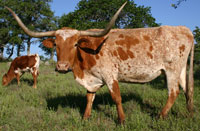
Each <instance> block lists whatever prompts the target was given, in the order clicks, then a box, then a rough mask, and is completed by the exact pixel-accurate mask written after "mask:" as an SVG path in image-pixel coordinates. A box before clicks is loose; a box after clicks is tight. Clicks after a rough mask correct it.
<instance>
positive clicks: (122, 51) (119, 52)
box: [117, 47, 128, 60]
mask: <svg viewBox="0 0 200 131" xmlns="http://www.w3.org/2000/svg"><path fill="white" fill-rule="evenodd" d="M117 51H118V54H119V57H120V59H121V60H127V59H128V55H127V54H126V52H125V51H124V50H123V49H122V48H121V47H118V49H117Z"/></svg>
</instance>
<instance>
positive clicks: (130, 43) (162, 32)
mask: <svg viewBox="0 0 200 131" xmlns="http://www.w3.org/2000/svg"><path fill="white" fill-rule="evenodd" d="M123 6H124V5H123ZM123 6H122V7H121V8H120V9H119V11H120V10H121V9H122V8H123ZM8 10H10V9H9V8H8ZM119 11H118V12H117V15H118V13H119ZM10 12H11V13H12V14H13V16H14V18H15V19H16V20H17V22H18V24H19V25H20V27H21V28H22V29H23V30H24V31H25V32H26V33H27V34H28V35H30V36H33V37H44V36H55V37H56V38H55V39H51V38H49V39H47V40H45V41H44V42H43V44H44V45H45V46H47V47H50V48H52V47H53V44H54V43H55V44H56V52H57V60H58V61H57V65H56V70H57V71H58V72H67V71H68V70H69V69H70V70H72V71H73V74H74V78H75V80H76V81H77V82H78V83H80V84H81V85H82V86H84V87H85V88H86V89H87V91H88V92H87V106H86V110H85V113H84V118H88V117H89V116H90V115H91V108H92V103H93V101H94V98H95V92H96V91H97V90H98V89H99V88H100V87H102V86H103V85H105V84H106V85H107V86H108V88H109V91H110V94H111V96H112V99H113V100H114V102H115V103H116V106H117V111H118V118H119V122H120V123H123V122H124V120H125V115H124V111H123V108H122V103H121V101H122V100H121V95H120V90H119V85H118V82H119V81H122V82H139V83H144V82H149V81H151V80H153V79H155V78H156V77H158V76H159V75H160V74H161V72H164V73H165V74H166V77H167V85H168V100H167V103H166V105H165V106H164V108H163V109H162V111H161V113H160V116H161V117H165V116H166V115H167V113H168V111H169V110H170V108H171V107H172V105H173V104H174V101H175V99H176V97H177V96H178V94H179V85H180V86H181V87H182V88H183V90H184V92H185V95H186V100H187V108H188V110H189V111H192V110H193V48H194V47H193V46H194V44H193V43H194V42H193V35H192V32H191V31H190V30H189V29H188V28H186V27H183V26H176V27H172V26H161V27H155V28H141V29H113V30H111V31H110V28H111V27H112V25H113V24H114V21H115V19H116V18H115V17H117V16H116V15H115V16H114V17H113V18H114V19H113V18H112V20H111V22H110V24H109V25H108V27H106V28H105V29H104V30H99V29H94V30H87V31H78V30H76V29H70V28H62V29H59V30H57V31H49V32H33V31H30V30H29V29H27V28H26V27H25V26H24V24H23V23H22V22H21V20H20V19H19V17H17V16H16V14H14V12H13V11H12V10H10ZM190 52H191V59H190V75H189V79H188V82H187V81H186V66H187V60H188V57H189V54H190Z"/></svg>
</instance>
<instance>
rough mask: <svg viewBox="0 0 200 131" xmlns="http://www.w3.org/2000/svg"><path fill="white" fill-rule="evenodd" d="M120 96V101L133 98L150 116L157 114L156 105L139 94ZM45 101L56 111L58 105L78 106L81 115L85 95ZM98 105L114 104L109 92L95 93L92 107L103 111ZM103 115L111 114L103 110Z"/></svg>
mask: <svg viewBox="0 0 200 131" xmlns="http://www.w3.org/2000/svg"><path fill="white" fill-rule="evenodd" d="M121 96H122V103H125V102H127V101H131V100H133V101H135V102H137V103H139V105H140V106H141V110H142V112H146V113H148V114H150V115H151V116H152V117H155V116H156V115H157V113H156V112H155V111H156V108H157V107H155V106H153V105H151V104H149V103H147V102H145V103H144V102H143V100H142V98H141V97H140V95H139V94H135V93H128V94H122V95H121ZM46 101H47V109H49V110H54V111H57V110H58V106H61V107H63V108H64V107H70V108H79V110H80V113H81V114H82V116H83V114H84V111H85V107H86V104H87V103H86V96H83V95H79V94H76V95H73V94H68V95H66V96H61V97H55V98H50V99H47V100H46ZM100 105H110V106H112V105H115V103H114V102H113V100H112V98H111V96H110V94H109V93H104V94H97V95H96V96H95V100H94V103H93V108H92V109H94V110H97V111H104V109H102V108H101V107H100ZM125 110H126V109H125ZM105 115H106V116H108V117H111V114H110V113H108V112H107V113H106V112H105ZM116 115H117V114H116Z"/></svg>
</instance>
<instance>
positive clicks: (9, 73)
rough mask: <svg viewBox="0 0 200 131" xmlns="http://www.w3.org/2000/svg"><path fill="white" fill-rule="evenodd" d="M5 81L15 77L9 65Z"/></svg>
mask: <svg viewBox="0 0 200 131" xmlns="http://www.w3.org/2000/svg"><path fill="white" fill-rule="evenodd" d="M7 76H8V77H7V81H8V82H9V83H10V81H12V80H13V79H14V78H15V73H14V68H13V67H12V66H11V67H10V69H9V70H8V72H7Z"/></svg>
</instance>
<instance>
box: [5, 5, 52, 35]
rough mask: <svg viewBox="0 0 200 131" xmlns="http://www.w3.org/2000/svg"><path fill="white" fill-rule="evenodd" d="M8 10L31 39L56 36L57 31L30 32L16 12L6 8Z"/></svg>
mask: <svg viewBox="0 0 200 131" xmlns="http://www.w3.org/2000/svg"><path fill="white" fill-rule="evenodd" d="M5 8H6V9H8V10H9V11H10V12H11V13H12V15H13V17H14V18H15V20H16V21H17V23H18V24H19V26H20V27H21V28H22V29H23V30H24V32H25V33H26V34H28V35H29V36H31V37H37V38H39V37H44V36H55V31H47V32H33V31H30V30H29V29H28V28H27V27H26V26H25V25H24V23H23V22H22V21H21V19H20V18H19V17H18V16H17V15H16V14H15V13H14V11H12V10H11V9H10V8H8V7H7V6H5Z"/></svg>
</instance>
